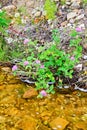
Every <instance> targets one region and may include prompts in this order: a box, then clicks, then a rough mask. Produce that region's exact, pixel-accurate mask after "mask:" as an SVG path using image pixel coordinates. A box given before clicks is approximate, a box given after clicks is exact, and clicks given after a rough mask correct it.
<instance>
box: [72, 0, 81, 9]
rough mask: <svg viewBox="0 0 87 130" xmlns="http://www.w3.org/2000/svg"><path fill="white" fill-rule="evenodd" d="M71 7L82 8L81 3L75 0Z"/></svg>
mask: <svg viewBox="0 0 87 130" xmlns="http://www.w3.org/2000/svg"><path fill="white" fill-rule="evenodd" d="M71 8H72V9H77V8H80V3H79V2H76V1H74V2H73V3H72V5H71Z"/></svg>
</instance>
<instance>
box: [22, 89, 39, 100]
mask: <svg viewBox="0 0 87 130" xmlns="http://www.w3.org/2000/svg"><path fill="white" fill-rule="evenodd" d="M37 95H38V93H37V91H36V90H35V89H34V88H30V89H28V90H27V91H26V92H25V93H24V94H23V98H31V97H36V96H37Z"/></svg>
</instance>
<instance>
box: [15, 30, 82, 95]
mask: <svg viewBox="0 0 87 130" xmlns="http://www.w3.org/2000/svg"><path fill="white" fill-rule="evenodd" d="M70 36H71V40H70V45H69V48H70V51H69V52H68V51H67V52H65V51H64V50H62V49H61V48H60V46H59V43H60V36H59V32H58V30H53V33H52V38H53V42H52V43H51V44H50V43H48V44H45V45H44V46H42V47H41V46H40V47H36V43H34V42H32V41H30V42H29V43H28V44H27V45H26V48H27V51H26V55H25V57H24V58H23V60H22V62H20V63H19V64H18V66H19V68H18V71H17V74H18V73H19V74H25V75H27V76H29V77H32V78H33V79H35V80H36V82H35V85H36V89H37V90H42V89H44V90H46V92H47V93H54V92H55V91H54V85H53V84H51V85H49V83H50V82H52V83H55V82H56V77H58V79H59V80H58V81H57V82H58V84H59V86H60V84H62V77H69V78H72V74H73V68H74V66H75V64H76V63H78V61H79V58H80V57H81V54H82V47H81V46H80V45H79V43H80V42H81V38H80V36H79V34H78V33H77V32H76V31H75V30H73V31H72V32H71V34H70ZM25 50H26V49H25ZM25 61H27V62H28V64H27V65H25V64H24V62H25Z"/></svg>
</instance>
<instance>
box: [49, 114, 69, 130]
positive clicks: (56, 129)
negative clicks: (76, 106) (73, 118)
mask: <svg viewBox="0 0 87 130" xmlns="http://www.w3.org/2000/svg"><path fill="white" fill-rule="evenodd" d="M68 124H69V122H68V121H67V120H65V119H63V118H60V117H57V118H56V119H54V120H53V121H51V122H50V123H49V125H50V127H51V128H52V129H53V130H64V129H65V128H66V126H67V125H68Z"/></svg>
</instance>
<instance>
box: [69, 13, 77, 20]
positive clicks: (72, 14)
mask: <svg viewBox="0 0 87 130" xmlns="http://www.w3.org/2000/svg"><path fill="white" fill-rule="evenodd" d="M76 16H77V13H76V12H70V13H68V14H67V20H70V19H73V18H75V17H76Z"/></svg>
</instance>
